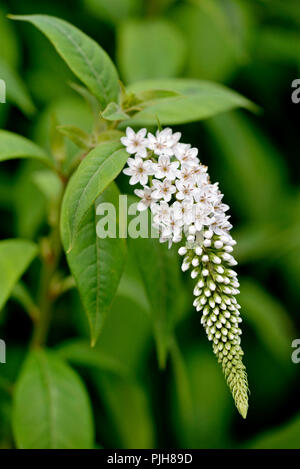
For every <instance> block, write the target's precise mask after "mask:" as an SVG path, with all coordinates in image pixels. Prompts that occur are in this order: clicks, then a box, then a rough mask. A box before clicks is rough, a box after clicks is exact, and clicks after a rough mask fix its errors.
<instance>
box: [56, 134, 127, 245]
mask: <svg viewBox="0 0 300 469" xmlns="http://www.w3.org/2000/svg"><path fill="white" fill-rule="evenodd" d="M127 158H128V155H127V153H126V151H125V150H124V148H122V146H121V144H120V143H103V144H102V145H99V146H98V147H97V148H95V149H94V150H93V151H91V152H90V153H89V154H88V156H87V157H86V158H85V159H84V160H83V162H82V163H81V165H80V166H79V168H78V170H77V171H76V173H75V174H74V175H73V177H72V180H71V181H70V184H69V185H68V188H67V190H66V193H65V196H64V202H63V207H62V216H61V233H62V241H63V244H64V247H65V249H66V251H67V252H70V251H71V250H72V249H73V244H74V241H75V240H76V237H77V236H78V230H79V229H80V225H81V223H82V221H83V219H84V217H85V216H86V215H87V213H88V211H89V210H90V208H91V207H92V206H93V204H94V203H95V201H96V199H97V197H98V196H99V195H101V193H102V192H103V191H104V190H105V189H106V187H107V186H108V185H109V184H110V183H111V182H112V181H113V180H114V179H115V178H116V177H117V175H118V174H119V173H120V171H121V170H122V168H123V166H124V165H125V163H126V160H127Z"/></svg>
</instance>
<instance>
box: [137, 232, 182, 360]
mask: <svg viewBox="0 0 300 469" xmlns="http://www.w3.org/2000/svg"><path fill="white" fill-rule="evenodd" d="M130 245H131V247H132V249H133V252H134V253H135V258H136V262H137V264H138V266H139V270H140V273H141V277H142V280H143V282H144V286H145V290H146V293H147V296H148V300H149V304H150V307H151V315H152V322H153V329H154V336H155V341H156V345H157V354H158V361H159V365H160V367H161V368H163V367H164V366H165V364H166V358H167V353H168V350H169V347H170V344H171V338H172V330H173V328H174V325H175V323H176V318H177V316H178V315H179V313H180V307H181V306H182V304H181V300H182V297H181V289H180V281H179V266H178V259H177V255H176V253H175V252H174V250H169V249H168V247H167V246H166V245H165V244H160V243H159V241H158V239H143V238H138V239H133V240H131V242H130Z"/></svg>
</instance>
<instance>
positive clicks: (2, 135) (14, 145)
mask: <svg viewBox="0 0 300 469" xmlns="http://www.w3.org/2000/svg"><path fill="white" fill-rule="evenodd" d="M15 158H32V159H35V160H38V161H40V162H41V163H44V164H45V165H47V166H49V167H50V168H52V167H53V160H52V159H51V157H50V156H49V155H48V154H47V153H46V152H45V151H44V150H43V149H42V148H40V147H39V146H38V145H36V144H35V143H33V142H31V141H30V140H28V139H27V138H24V137H21V136H20V135H17V134H14V133H13V132H9V131H8V130H0V161H7V160H12V159H15Z"/></svg>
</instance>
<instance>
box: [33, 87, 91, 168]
mask: <svg viewBox="0 0 300 469" xmlns="http://www.w3.org/2000/svg"><path fill="white" fill-rule="evenodd" d="M95 99H96V98H95ZM53 116H55V120H56V125H57V124H58V125H74V126H76V127H80V128H81V129H83V130H84V131H85V132H87V133H89V134H90V133H92V128H93V116H92V113H91V112H90V109H89V106H88V105H87V103H86V102H84V100H83V99H82V98H81V97H79V96H77V95H71V96H68V95H67V96H64V97H63V98H59V99H56V100H55V101H54V102H52V103H51V105H50V106H48V107H47V108H46V109H45V111H44V112H43V113H42V114H41V115H40V118H39V120H38V122H37V125H36V127H35V131H34V137H35V141H36V142H37V143H38V144H39V145H41V146H42V147H44V148H46V149H49V151H53V149H54V148H53V139H51V133H52V132H53V123H54V122H53V121H54V119H53ZM98 119H99V112H98ZM61 138H62V139H63V140H64V147H65V148H64V155H65V156H64V160H63V161H62V162H61V164H62V170H63V172H64V173H65V174H69V172H70V170H71V168H72V165H73V163H74V160H75V159H76V158H78V147H77V146H76V145H75V144H74V143H73V142H72V141H71V140H69V139H67V138H66V137H64V136H63V135H61ZM61 154H62V153H61V151H59V155H57V156H60V155H61ZM73 169H74V168H73Z"/></svg>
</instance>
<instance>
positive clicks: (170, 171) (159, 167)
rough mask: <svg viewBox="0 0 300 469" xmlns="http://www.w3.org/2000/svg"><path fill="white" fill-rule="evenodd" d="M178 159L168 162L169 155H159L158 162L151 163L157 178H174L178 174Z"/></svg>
mask: <svg viewBox="0 0 300 469" xmlns="http://www.w3.org/2000/svg"><path fill="white" fill-rule="evenodd" d="M178 166H179V161H174V162H173V163H171V162H170V157H169V156H164V155H161V156H160V157H159V158H158V163H153V171H154V175H155V177H156V178H158V179H162V178H167V179H169V180H170V181H172V180H174V179H175V178H176V176H177V174H178Z"/></svg>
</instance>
